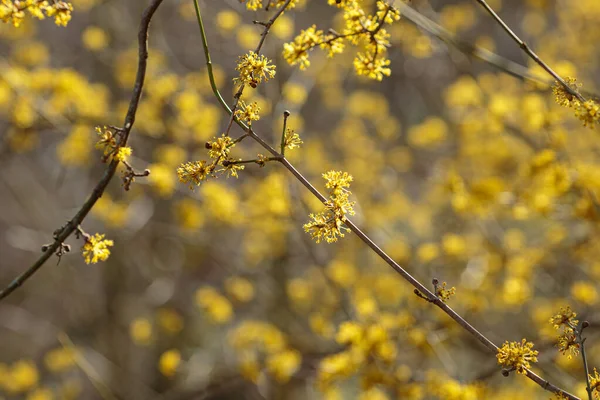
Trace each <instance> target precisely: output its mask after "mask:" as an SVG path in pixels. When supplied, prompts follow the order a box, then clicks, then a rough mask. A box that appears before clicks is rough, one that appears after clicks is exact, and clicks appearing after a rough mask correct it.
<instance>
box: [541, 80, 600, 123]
mask: <svg viewBox="0 0 600 400" xmlns="http://www.w3.org/2000/svg"><path fill="white" fill-rule="evenodd" d="M565 81H566V83H567V85H569V87H571V88H573V90H578V89H579V88H580V87H581V84H578V83H577V79H575V78H571V77H567V78H566V79H565ZM552 92H553V93H554V97H555V99H556V102H557V103H558V104H560V105H561V106H563V107H570V108H572V109H573V110H575V116H576V117H577V118H579V119H580V120H581V121H582V122H583V125H584V126H589V127H590V128H593V127H594V125H595V124H596V123H597V122H600V105H598V103H596V102H595V101H594V100H586V101H580V100H579V99H577V98H576V97H575V96H573V95H572V94H571V93H570V92H569V91H568V90H567V89H566V88H565V87H564V86H563V85H561V84H560V83H559V82H555V83H554V86H553V87H552Z"/></svg>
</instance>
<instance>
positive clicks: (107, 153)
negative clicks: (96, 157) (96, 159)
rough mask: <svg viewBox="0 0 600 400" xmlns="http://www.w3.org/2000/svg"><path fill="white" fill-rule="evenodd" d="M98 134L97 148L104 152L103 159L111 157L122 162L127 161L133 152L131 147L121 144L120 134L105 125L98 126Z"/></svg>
mask: <svg viewBox="0 0 600 400" xmlns="http://www.w3.org/2000/svg"><path fill="white" fill-rule="evenodd" d="M96 134H97V135H98V141H97V142H96V148H97V149H98V150H101V151H102V153H103V160H108V159H110V158H112V159H114V160H118V161H121V162H124V161H127V158H128V157H129V156H130V155H131V153H132V152H133V151H132V150H131V147H127V146H120V145H119V142H120V138H119V136H118V134H115V133H114V132H113V131H112V130H111V129H109V128H108V127H106V126H104V127H103V128H100V127H99V126H97V127H96Z"/></svg>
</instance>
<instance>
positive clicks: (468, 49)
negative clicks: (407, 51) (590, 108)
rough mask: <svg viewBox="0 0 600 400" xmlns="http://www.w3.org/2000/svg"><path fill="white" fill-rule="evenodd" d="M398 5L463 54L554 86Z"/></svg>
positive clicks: (406, 15) (589, 93)
mask: <svg viewBox="0 0 600 400" xmlns="http://www.w3.org/2000/svg"><path fill="white" fill-rule="evenodd" d="M397 5H398V6H399V8H400V12H401V14H402V16H403V17H404V18H406V19H407V20H409V21H410V22H412V23H413V24H415V25H417V26H418V27H419V28H421V29H423V30H424V31H426V32H428V33H429V34H431V35H433V36H435V37H436V38H438V39H439V40H441V41H442V42H444V43H446V44H449V45H451V46H454V47H455V48H456V49H457V50H458V51H460V52H461V53H463V54H466V55H468V56H471V57H475V58H477V59H479V60H481V61H483V62H485V63H487V64H489V65H491V66H493V67H494V68H497V69H499V70H501V71H503V72H505V73H507V74H509V75H512V76H514V77H515V78H518V79H520V80H523V81H528V82H532V83H541V84H544V85H547V86H552V84H553V82H552V81H551V80H550V79H542V78H540V77H539V76H537V75H535V74H532V73H531V72H530V71H529V69H528V68H527V67H525V66H523V65H521V64H518V63H516V62H514V61H511V60H509V59H507V58H504V57H502V56H500V55H498V54H496V53H494V52H492V51H489V50H487V49H484V48H482V47H479V46H476V45H474V44H472V43H469V42H467V41H464V40H461V39H459V38H458V37H456V35H453V34H452V33H450V32H449V31H448V30H447V29H445V28H443V27H442V26H440V25H439V24H437V23H435V22H434V21H432V20H431V19H429V18H427V17H426V16H424V15H423V14H421V13H419V12H418V11H416V10H415V9H414V8H412V7H410V6H408V5H407V4H405V3H403V2H399V3H398V4H397ZM581 93H583V94H585V95H586V96H588V97H594V98H600V94H597V93H593V92H591V91H589V90H581Z"/></svg>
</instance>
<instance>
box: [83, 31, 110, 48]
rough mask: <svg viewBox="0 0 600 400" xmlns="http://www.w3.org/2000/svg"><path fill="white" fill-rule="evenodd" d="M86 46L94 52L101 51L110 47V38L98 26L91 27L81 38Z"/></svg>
mask: <svg viewBox="0 0 600 400" xmlns="http://www.w3.org/2000/svg"><path fill="white" fill-rule="evenodd" d="M81 39H82V40H83V44H84V46H85V47H86V48H87V49H89V50H92V51H99V50H102V49H104V48H106V46H108V36H107V35H106V32H105V31H104V30H103V29H102V28H99V27H97V26H89V27H87V28H85V30H84V31H83V35H82V37H81Z"/></svg>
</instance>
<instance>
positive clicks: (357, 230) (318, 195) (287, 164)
mask: <svg viewBox="0 0 600 400" xmlns="http://www.w3.org/2000/svg"><path fill="white" fill-rule="evenodd" d="M194 5H195V7H196V16H197V18H198V24H199V26H200V32H201V34H202V43H203V46H204V54H205V55H206V61H207V66H208V68H207V69H208V73H209V80H210V82H211V88H212V91H213V93H214V94H215V96H216V97H217V99H219V102H220V103H221V105H222V106H223V108H224V109H225V111H226V112H228V113H232V111H231V109H230V108H229V106H227V103H225V102H224V101H221V99H222V96H221V94H220V92H219V89H218V88H217V86H216V83H215V79H214V77H213V76H210V75H211V74H212V65H211V64H210V52H209V49H208V43H207V40H206V35H205V32H204V27H203V24H202V17H201V13H200V7H199V5H198V0H194ZM232 118H234V120H235V121H236V122H237V123H238V125H239V126H240V127H241V128H242V129H243V130H244V131H245V132H246V133H247V134H248V135H250V136H251V137H252V138H253V139H254V140H255V141H256V142H258V143H259V144H260V145H261V146H262V147H263V148H265V149H266V150H267V151H268V152H269V153H271V154H272V155H273V156H274V157H276V158H277V159H278V161H279V162H280V163H281V164H282V165H283V166H284V167H285V168H286V169H287V170H288V171H290V172H291V173H292V175H294V176H295V177H296V179H297V180H298V181H299V182H300V183H301V184H302V185H303V186H304V187H306V188H307V189H308V190H309V191H310V192H311V193H312V194H313V195H314V196H315V197H316V198H318V199H319V200H320V201H321V203H323V204H325V203H326V202H327V201H328V200H327V198H326V197H325V196H323V195H322V194H321V193H320V192H319V191H318V190H317V188H315V187H314V186H313V185H312V184H311V183H310V181H309V180H308V179H306V178H305V177H304V175H302V174H301V173H300V172H299V171H298V170H297V169H296V168H295V167H294V166H293V165H292V164H291V163H290V162H289V161H288V160H287V159H286V158H285V157H283V156H282V155H281V154H280V153H279V152H277V150H275V149H274V148H273V147H272V146H271V145H270V144H268V143H267V142H265V141H264V140H263V139H262V138H261V137H260V136H259V135H257V134H256V132H254V131H253V130H252V129H249V128H248V126H247V125H246V124H244V123H243V122H241V121H239V120H238V119H237V118H235V116H233V117H232ZM345 224H346V226H348V228H350V230H351V231H352V232H354V234H356V236H358V237H359V239H360V240H362V241H363V242H364V243H365V244H367V246H369V247H370V248H371V250H373V251H374V252H375V253H376V254H377V255H378V256H379V257H380V258H381V259H383V260H384V261H385V262H386V263H387V264H388V265H389V266H390V267H392V268H393V269H394V270H395V271H396V272H397V273H398V274H399V275H401V276H402V277H403V278H404V279H405V280H406V281H408V282H409V283H410V284H411V285H412V286H413V287H415V289H416V290H417V291H419V292H420V293H421V295H422V296H423V297H424V298H426V299H427V300H428V301H429V302H430V303H432V304H435V305H436V306H437V307H438V308H440V309H441V310H442V311H443V312H444V313H446V314H447V315H448V316H449V317H450V318H452V319H453V320H454V321H456V323H458V324H459V325H460V326H461V327H462V328H463V329H465V330H466V331H468V332H469V333H471V335H473V336H474V337H475V338H476V339H477V340H479V341H480V342H481V343H482V344H483V345H484V346H485V347H486V348H488V349H489V350H490V351H491V352H492V353H497V352H498V346H496V345H495V344H494V343H493V342H492V341H491V340H489V339H488V338H487V337H486V336H485V335H483V334H482V333H481V332H479V331H478V330H477V329H476V328H475V327H474V326H473V325H471V324H470V323H469V322H467V321H466V320H465V319H464V318H463V317H461V316H460V315H459V314H458V313H457V312H456V311H454V310H453V309H452V308H450V306H448V305H447V304H446V303H444V302H443V301H442V300H441V299H440V298H439V297H438V296H436V295H435V294H434V293H432V292H431V291H430V290H429V289H427V287H425V286H424V285H423V284H422V283H421V282H419V281H418V280H417V279H415V278H414V277H413V276H412V275H411V274H410V273H408V271H406V270H405V269H404V268H402V267H401V266H400V265H399V264H398V263H397V262H396V261H394V260H393V259H392V258H391V257H390V256H389V255H388V254H387V253H385V252H384V251H383V250H382V249H381V248H380V247H379V246H378V245H377V244H376V243H375V242H373V240H371V238H370V237H369V236H367V235H366V234H365V233H364V232H363V231H362V230H361V229H360V228H359V227H358V226H357V225H356V224H354V222H352V221H351V220H349V219H346V221H345ZM525 371H526V376H527V377H528V378H529V379H531V380H532V381H534V382H536V383H537V384H538V385H539V386H541V387H542V388H543V389H545V390H548V391H550V392H553V393H560V394H562V395H563V396H566V397H567V398H568V399H571V400H580V399H579V398H578V397H576V396H574V395H572V394H570V393H568V392H566V391H564V390H562V389H560V388H558V387H557V386H555V385H553V384H551V383H550V382H548V381H546V380H544V379H543V378H541V377H540V376H539V375H537V374H536V373H534V372H533V371H531V370H529V369H525Z"/></svg>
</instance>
